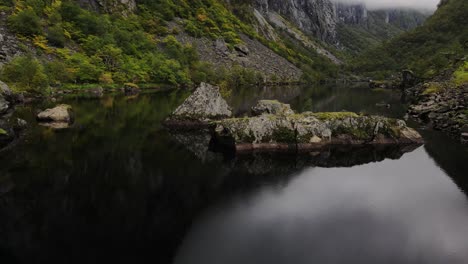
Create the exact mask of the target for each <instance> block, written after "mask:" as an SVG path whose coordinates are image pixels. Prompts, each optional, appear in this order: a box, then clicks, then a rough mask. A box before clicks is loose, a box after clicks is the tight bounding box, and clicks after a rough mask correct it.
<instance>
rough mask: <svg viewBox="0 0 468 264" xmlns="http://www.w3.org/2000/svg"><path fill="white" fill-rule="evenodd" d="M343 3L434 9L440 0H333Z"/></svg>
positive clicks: (380, 7)
mask: <svg viewBox="0 0 468 264" xmlns="http://www.w3.org/2000/svg"><path fill="white" fill-rule="evenodd" d="M333 1H335V2H341V3H353V4H355V3H364V4H365V5H366V6H367V7H368V8H369V9H386V8H411V9H419V10H434V9H436V7H437V4H438V3H439V2H440V0H333Z"/></svg>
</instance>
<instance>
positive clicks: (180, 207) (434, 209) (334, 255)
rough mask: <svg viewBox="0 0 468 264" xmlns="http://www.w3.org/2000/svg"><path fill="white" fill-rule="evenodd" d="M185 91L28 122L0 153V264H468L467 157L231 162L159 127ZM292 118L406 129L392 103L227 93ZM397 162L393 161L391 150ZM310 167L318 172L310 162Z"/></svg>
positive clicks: (430, 142) (433, 135)
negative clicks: (305, 115)
mask: <svg viewBox="0 0 468 264" xmlns="http://www.w3.org/2000/svg"><path fill="white" fill-rule="evenodd" d="M186 96H188V92H186V91H177V90H169V91H161V92H145V93H142V94H140V95H139V96H137V97H124V96H122V95H106V96H105V97H103V98H101V99H89V98H84V97H82V96H69V97H66V98H64V99H63V102H65V103H68V104H71V105H72V106H73V108H74V111H75V116H76V121H75V125H74V126H73V127H72V128H71V129H68V130H63V131H53V130H51V129H50V128H46V127H41V126H39V125H37V124H36V122H35V120H34V115H35V113H36V111H37V109H44V108H45V107H50V106H53V105H54V104H52V103H50V102H44V103H41V104H36V105H28V106H22V107H18V109H17V111H16V113H15V114H16V115H18V116H19V117H21V118H24V119H25V120H27V121H28V122H29V124H30V129H29V130H28V133H27V134H26V135H25V136H24V138H23V140H21V141H20V142H19V143H18V144H17V145H16V146H15V147H14V148H12V149H10V150H8V151H6V152H2V153H0V263H2V264H3V263H108V262H109V263H124V262H126V263H176V264H192V263H200V264H220V263H223V264H229V263H246V264H248V263H269V264H273V263H278V264H283V263H284V264H286V263H295V264H301V263H360V264H367V263H369V264H370V263H372V264H374V263H468V225H467V224H466V223H468V200H467V196H466V194H465V191H466V190H468V173H467V172H468V148H467V147H466V146H462V145H460V144H459V143H457V142H456V141H454V140H452V139H450V138H448V137H446V136H444V135H443V134H440V133H438V132H435V131H429V130H426V129H423V128H422V127H420V126H419V125H418V124H416V123H411V125H412V126H413V127H415V128H417V129H419V130H420V131H421V133H422V134H423V136H424V138H425V140H426V144H425V145H424V146H421V147H419V148H417V149H415V150H413V151H411V152H408V153H406V154H404V155H401V154H400V155H389V154H388V153H385V155H383V154H382V153H381V152H380V151H377V150H365V151H362V150H361V151H358V150H352V149H351V150H347V151H346V152H342V153H338V154H337V153H325V154H326V155H324V154H323V153H322V154H314V155H319V158H317V159H315V161H314V162H312V163H310V162H304V158H303V157H296V156H294V155H266V154H263V155H247V156H245V155H244V156H242V157H232V156H227V155H223V154H221V153H213V152H210V151H207V149H205V148H204V147H203V146H200V145H197V144H196V143H197V142H194V140H193V138H185V137H180V136H178V135H174V134H171V133H169V132H168V131H167V130H165V129H164V127H163V126H162V124H161V123H162V121H163V120H164V119H165V118H166V117H167V116H168V115H169V114H170V113H171V112H172V111H173V110H174V109H175V108H176V107H177V106H178V105H179V104H180V103H182V102H183V100H184V98H185V97H186ZM259 99H279V100H281V101H283V102H287V103H290V104H291V106H292V108H293V109H294V110H296V111H342V110H346V111H355V112H362V113H370V114H382V115H385V116H389V117H398V118H402V117H403V116H404V114H405V107H406V106H405V104H404V103H403V102H402V100H401V96H400V95H399V94H398V93H395V92H391V91H380V90H374V91H373V90H369V89H368V88H362V87H353V88H350V87H348V86H346V85H336V84H335V85H319V86H305V87H265V88H261V89H260V88H258V89H257V88H255V89H254V88H249V89H240V90H238V91H234V92H233V93H232V95H231V97H230V99H229V103H230V104H231V105H232V106H233V108H234V110H235V111H234V112H235V113H236V115H239V116H242V115H246V114H247V113H248V112H249V109H250V107H251V106H252V105H253V104H255V102H256V101H257V100H259ZM392 153H393V152H392ZM317 160H319V161H320V162H317Z"/></svg>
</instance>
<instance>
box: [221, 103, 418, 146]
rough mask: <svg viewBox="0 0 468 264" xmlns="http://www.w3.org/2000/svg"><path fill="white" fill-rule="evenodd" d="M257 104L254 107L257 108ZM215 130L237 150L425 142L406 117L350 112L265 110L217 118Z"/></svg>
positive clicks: (226, 142) (225, 144)
mask: <svg viewBox="0 0 468 264" xmlns="http://www.w3.org/2000/svg"><path fill="white" fill-rule="evenodd" d="M257 108H258V106H256V107H254V112H255V109H257ZM284 108H285V109H287V108H288V107H287V106H284ZM213 131H214V135H215V142H216V143H218V144H220V145H224V146H228V147H233V148H235V149H236V150H237V151H252V150H269V151H308V150H316V149H322V148H324V147H326V146H329V145H387V144H390V145H392V144H393V145H406V144H408V145H409V144H421V143H423V140H422V137H421V135H420V134H419V133H418V132H417V131H415V130H413V129H411V128H409V127H408V126H407V125H406V123H405V122H404V121H402V120H396V119H391V118H385V117H380V116H361V115H357V114H355V113H347V112H337V113H312V112H305V113H301V114H294V113H288V114H284V112H283V113H282V114H270V113H264V114H262V115H259V116H254V117H245V118H231V119H224V120H220V121H217V122H215V126H214V129H213Z"/></svg>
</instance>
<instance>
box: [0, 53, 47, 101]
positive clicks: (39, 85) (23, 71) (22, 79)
mask: <svg viewBox="0 0 468 264" xmlns="http://www.w3.org/2000/svg"><path fill="white" fill-rule="evenodd" d="M1 76H2V78H3V79H4V80H5V81H6V82H9V83H12V84H14V86H15V87H16V88H17V89H19V90H27V91H36V92H41V93H42V92H44V91H45V88H47V87H48V85H49V83H48V78H47V75H46V74H45V70H44V67H43V66H42V64H41V63H40V62H39V60H37V59H35V58H33V57H32V56H30V55H27V56H19V57H16V58H14V59H13V60H12V61H10V62H9V63H7V64H5V65H4V66H3V68H2V72H1Z"/></svg>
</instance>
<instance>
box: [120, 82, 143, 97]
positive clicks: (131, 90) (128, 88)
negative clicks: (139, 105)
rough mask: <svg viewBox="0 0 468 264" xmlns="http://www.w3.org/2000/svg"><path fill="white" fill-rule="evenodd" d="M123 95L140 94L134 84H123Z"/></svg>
mask: <svg viewBox="0 0 468 264" xmlns="http://www.w3.org/2000/svg"><path fill="white" fill-rule="evenodd" d="M124 92H125V95H136V94H138V93H139V92H140V87H139V86H138V85H137V84H134V83H126V84H124Z"/></svg>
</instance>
